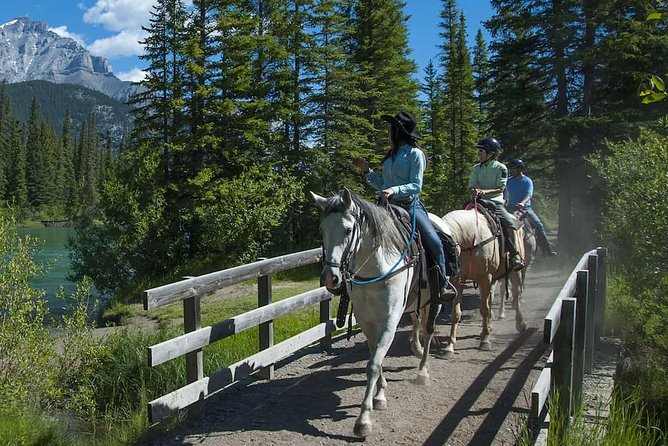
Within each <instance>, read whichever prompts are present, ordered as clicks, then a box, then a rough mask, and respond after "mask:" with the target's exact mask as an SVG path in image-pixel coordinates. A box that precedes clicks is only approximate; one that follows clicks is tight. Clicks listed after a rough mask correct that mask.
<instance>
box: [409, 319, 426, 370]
mask: <svg viewBox="0 0 668 446" xmlns="http://www.w3.org/2000/svg"><path fill="white" fill-rule="evenodd" d="M418 311H419V310H418ZM411 321H412V322H413V328H412V329H411V352H413V355H414V356H416V357H418V358H422V355H423V353H424V349H423V348H422V344H421V343H420V318H419V317H418V312H417V311H415V312H413V313H411Z"/></svg>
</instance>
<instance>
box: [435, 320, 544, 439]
mask: <svg viewBox="0 0 668 446" xmlns="http://www.w3.org/2000/svg"><path fill="white" fill-rule="evenodd" d="M537 332H538V331H537V329H536V328H530V329H528V330H527V332H526V333H525V334H524V335H523V336H520V337H518V338H517V339H515V340H514V341H513V342H512V343H511V344H510V345H508V347H507V348H506V349H505V350H504V351H503V352H501V353H500V354H499V355H498V356H497V357H496V358H495V359H494V360H493V361H492V362H490V363H489V364H488V365H487V366H486V367H485V368H484V369H483V371H482V372H480V374H479V375H478V377H477V378H476V379H475V380H474V381H473V382H472V383H471V385H470V386H469V387H468V389H467V390H466V392H465V393H464V394H463V395H462V396H461V398H459V400H457V402H456V403H455V404H454V405H453V406H452V407H451V408H450V410H449V411H448V413H447V414H446V415H445V416H444V417H443V420H442V421H441V422H440V423H439V425H438V426H437V427H436V429H434V431H433V432H432V433H431V435H430V436H429V437H428V438H427V439H426V440H425V442H424V446H436V445H443V444H446V442H447V440H448V439H449V438H450V436H451V435H452V434H453V433H454V431H455V429H457V426H458V425H459V424H460V423H461V422H462V420H464V419H465V418H466V417H468V416H469V415H472V414H473V413H472V411H471V408H472V407H473V405H474V404H475V402H476V401H477V400H478V398H479V397H480V395H481V394H482V393H483V392H484V391H485V389H486V388H487V386H488V385H489V384H490V382H491V381H492V380H493V379H494V377H495V376H496V374H497V373H498V372H499V371H500V370H502V368H503V366H504V364H505V363H506V362H507V361H508V360H509V359H510V358H511V357H512V356H513V355H514V354H515V353H517V352H518V350H520V348H522V347H523V346H524V344H527V343H529V342H530V341H532V340H535V341H537V342H538V343H537V345H536V346H535V347H534V348H533V349H532V350H531V352H530V353H529V354H528V355H527V356H526V357H525V358H524V359H523V360H522V362H521V363H520V364H519V365H518V366H517V367H516V368H515V372H514V373H513V375H512V377H511V378H510V380H509V381H508V383H507V384H506V387H505V389H504V390H503V392H502V393H501V395H500V396H499V398H498V399H497V401H496V403H495V404H494V406H492V408H491V409H489V410H488V413H487V417H486V418H485V421H484V422H483V423H482V425H481V426H480V427H479V428H478V430H477V431H476V433H475V435H474V436H473V438H472V439H471V441H470V442H469V444H471V445H483V444H492V442H493V441H494V438H495V437H496V434H497V433H498V432H499V429H500V428H501V426H502V424H503V422H504V420H505V419H506V416H507V414H508V412H509V409H510V408H511V407H512V406H513V404H514V402H515V400H516V399H517V397H518V396H519V395H520V393H521V392H522V389H523V386H524V383H525V382H526V380H527V377H528V376H529V374H530V373H531V370H532V368H533V367H534V365H535V364H536V362H537V361H538V360H539V359H540V357H541V355H542V354H543V353H544V352H545V351H546V349H547V346H546V345H544V344H543V343H542V342H540V337H539V336H534V335H535V334H536V333H537Z"/></svg>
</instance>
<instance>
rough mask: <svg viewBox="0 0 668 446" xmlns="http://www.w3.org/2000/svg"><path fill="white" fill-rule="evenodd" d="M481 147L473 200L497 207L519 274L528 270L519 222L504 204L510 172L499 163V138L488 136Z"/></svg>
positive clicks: (472, 180)
mask: <svg viewBox="0 0 668 446" xmlns="http://www.w3.org/2000/svg"><path fill="white" fill-rule="evenodd" d="M475 146H476V147H477V148H478V159H479V161H480V162H479V163H478V164H476V165H475V166H473V169H472V170H471V176H470V178H469V185H468V187H469V190H470V191H471V197H472V198H477V199H478V200H484V201H485V202H486V203H487V204H489V205H490V206H489V207H493V208H494V211H495V214H496V216H497V217H498V218H499V220H500V221H501V226H502V227H503V229H504V232H505V233H506V244H507V246H508V250H509V251H510V256H511V260H510V266H511V268H512V269H513V270H515V271H519V270H521V269H522V268H524V260H523V259H522V258H521V257H520V255H519V252H518V251H517V248H516V247H517V246H518V242H519V238H518V237H517V233H516V229H517V227H516V223H515V220H514V219H513V217H512V216H511V215H510V214H509V213H508V211H507V210H506V208H505V207H504V205H503V190H504V189H505V188H506V182H507V181H508V169H507V168H506V166H505V165H504V164H503V163H500V162H499V161H497V159H496V158H497V157H498V156H499V153H500V152H501V144H500V143H499V141H497V140H496V139H495V138H491V137H486V138H483V139H481V140H480V141H478V143H477V144H476V145H475Z"/></svg>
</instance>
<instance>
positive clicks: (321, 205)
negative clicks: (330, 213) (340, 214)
mask: <svg viewBox="0 0 668 446" xmlns="http://www.w3.org/2000/svg"><path fill="white" fill-rule="evenodd" d="M309 194H311V199H312V200H313V202H314V203H315V205H316V206H318V209H320V211H324V210H325V207H326V206H327V199H326V198H325V197H321V196H320V195H318V194H316V193H315V192H311V191H309Z"/></svg>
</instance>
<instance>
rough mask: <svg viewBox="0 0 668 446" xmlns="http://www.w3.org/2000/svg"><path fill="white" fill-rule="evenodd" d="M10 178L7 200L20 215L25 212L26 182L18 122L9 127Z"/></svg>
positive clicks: (27, 204)
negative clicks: (15, 207) (14, 205)
mask: <svg viewBox="0 0 668 446" xmlns="http://www.w3.org/2000/svg"><path fill="white" fill-rule="evenodd" d="M9 129H10V130H9V132H10V133H9V135H10V138H9V152H10V153H11V154H12V155H11V161H10V166H11V169H10V172H11V174H10V177H9V188H8V189H9V199H10V200H11V201H13V202H14V203H15V204H16V206H17V208H18V209H20V210H21V214H24V213H25V212H27V209H28V207H29V201H28V181H27V178H26V146H25V143H24V141H23V137H22V129H21V126H20V124H19V123H18V121H16V120H14V121H13V122H12V123H11V124H10V126H9Z"/></svg>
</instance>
